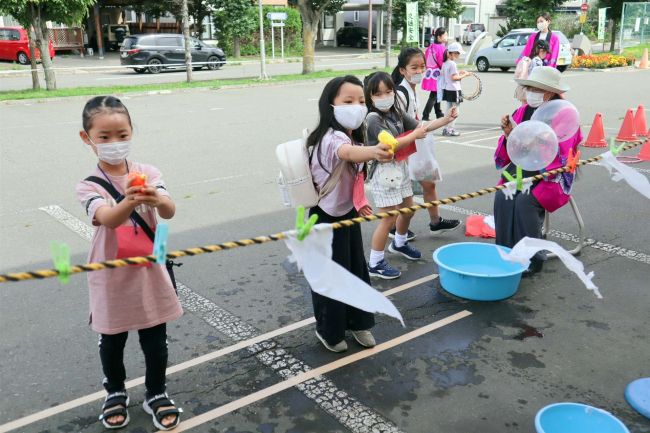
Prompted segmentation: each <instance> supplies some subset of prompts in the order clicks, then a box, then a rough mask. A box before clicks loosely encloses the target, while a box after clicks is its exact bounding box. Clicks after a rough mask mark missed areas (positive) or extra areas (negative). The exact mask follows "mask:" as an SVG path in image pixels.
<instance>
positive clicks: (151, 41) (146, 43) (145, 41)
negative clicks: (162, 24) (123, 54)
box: [135, 36, 156, 47]
mask: <svg viewBox="0 0 650 433" xmlns="http://www.w3.org/2000/svg"><path fill="white" fill-rule="evenodd" d="M135 43H136V44H137V45H140V46H141V47H151V46H154V45H156V39H155V37H154V36H143V37H141V38H139V39H137V40H136V42H135Z"/></svg>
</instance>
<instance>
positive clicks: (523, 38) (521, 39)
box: [517, 34, 530, 46]
mask: <svg viewBox="0 0 650 433" xmlns="http://www.w3.org/2000/svg"><path fill="white" fill-rule="evenodd" d="M529 37H530V34H523V35H519V38H518V39H517V46H524V45H526V42H528V38H529Z"/></svg>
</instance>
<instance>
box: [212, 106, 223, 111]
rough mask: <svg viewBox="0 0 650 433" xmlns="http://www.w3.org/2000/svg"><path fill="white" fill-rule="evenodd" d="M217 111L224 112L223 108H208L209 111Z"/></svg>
mask: <svg viewBox="0 0 650 433" xmlns="http://www.w3.org/2000/svg"><path fill="white" fill-rule="evenodd" d="M217 110H225V108H223V107H213V108H210V111H217Z"/></svg>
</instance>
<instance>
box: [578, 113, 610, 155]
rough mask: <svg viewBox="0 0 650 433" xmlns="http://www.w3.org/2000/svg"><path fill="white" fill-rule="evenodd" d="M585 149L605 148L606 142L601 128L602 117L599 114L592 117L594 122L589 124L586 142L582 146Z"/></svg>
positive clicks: (603, 128) (603, 129)
mask: <svg viewBox="0 0 650 433" xmlns="http://www.w3.org/2000/svg"><path fill="white" fill-rule="evenodd" d="M583 146H586V147H607V142H606V141H605V127H604V126H603V116H602V114H600V113H596V116H595V117H594V122H593V123H592V124H591V129H590V130H589V135H588V136H587V141H585V143H584V144H583Z"/></svg>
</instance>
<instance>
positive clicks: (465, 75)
mask: <svg viewBox="0 0 650 433" xmlns="http://www.w3.org/2000/svg"><path fill="white" fill-rule="evenodd" d="M458 74H459V75H460V78H465V77H469V72H468V71H466V70H464V69H461V70H460V71H459V72H458Z"/></svg>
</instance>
